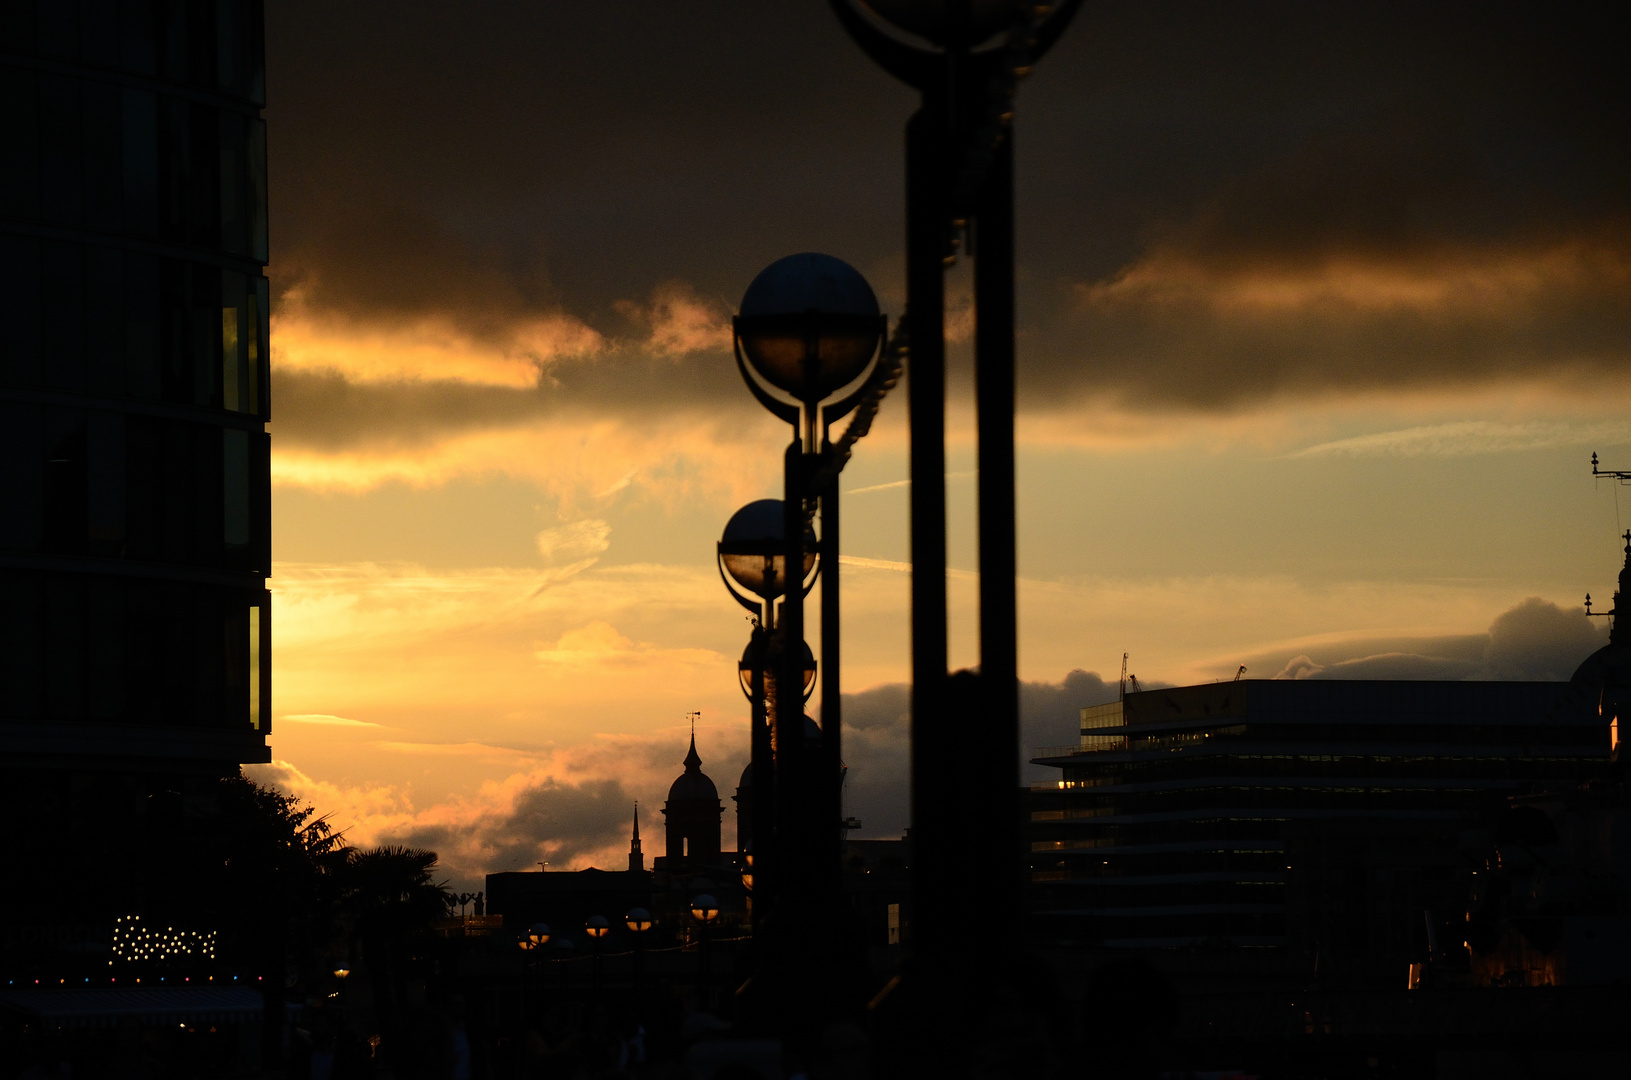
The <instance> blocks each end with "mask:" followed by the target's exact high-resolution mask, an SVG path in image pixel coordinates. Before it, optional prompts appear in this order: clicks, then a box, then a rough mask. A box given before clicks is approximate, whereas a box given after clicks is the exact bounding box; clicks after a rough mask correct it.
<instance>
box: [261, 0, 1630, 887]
mask: <svg viewBox="0 0 1631 1080" xmlns="http://www.w3.org/2000/svg"><path fill="white" fill-rule="evenodd" d="M1562 12H1563V9H1562V8H1560V7H1559V6H1557V5H1550V4H1548V5H1539V4H1536V5H1491V4H1477V5H1470V4H1469V5H1461V6H1457V5H1451V4H1445V5H1434V6H1432V7H1431V8H1426V9H1424V8H1422V7H1420V6H1419V5H1410V4H1404V3H1398V4H1382V3H1361V4H1353V5H1343V6H1340V7H1334V6H1329V5H1303V4H1292V3H1281V4H1272V3H1240V4H1229V5H1221V4H1199V3H1190V4H1171V3H1166V4H1163V3H1155V4H1139V5H1109V4H1094V3H1090V4H1088V5H1087V7H1086V8H1085V9H1084V11H1083V12H1082V14H1081V16H1080V17H1079V18H1078V20H1077V22H1076V25H1075V26H1074V27H1073V28H1072V29H1071V31H1070V32H1069V34H1068V35H1067V36H1066V37H1065V39H1064V40H1063V41H1062V43H1061V44H1060V45H1059V46H1058V47H1057V48H1056V49H1055V51H1054V52H1053V53H1052V54H1051V55H1049V56H1048V57H1047V58H1046V60H1045V61H1044V62H1043V63H1042V64H1041V65H1039V67H1038V68H1037V71H1036V73H1035V74H1034V75H1033V76H1032V77H1031V78H1030V79H1029V80H1027V81H1026V82H1025V83H1024V84H1023V85H1022V87H1021V90H1020V96H1019V102H1018V121H1017V123H1018V128H1017V139H1016V150H1017V182H1018V244H1019V266H1018V270H1019V305H1020V330H1019V333H1020V339H1019V350H1020V351H1019V355H1020V376H1019V378H1020V400H1021V412H1020V416H1019V440H1020V446H1019V552H1020V573H1021V575H1022V579H1023V580H1022V581H1021V585H1020V605H1021V608H1020V628H1021V648H1020V666H1021V674H1022V677H1023V678H1024V679H1026V680H1027V681H1028V682H1029V683H1031V684H1034V685H1030V686H1028V687H1027V690H1026V712H1027V717H1026V736H1025V737H1026V740H1027V743H1028V745H1044V744H1056V743H1062V742H1067V741H1071V740H1072V739H1073V738H1074V717H1075V710H1076V709H1077V708H1078V707H1079V706H1082V705H1088V704H1095V703H1097V702H1098V701H1101V700H1104V698H1103V695H1104V693H1105V690H1104V685H1103V682H1101V680H1100V678H1099V677H1100V676H1102V679H1103V680H1105V681H1108V682H1109V683H1110V684H1111V689H1110V691H1109V693H1110V694H1111V696H1113V694H1114V686H1113V684H1114V680H1115V676H1116V673H1117V670H1118V668H1119V665H1120V662H1121V655H1122V653H1123V652H1127V653H1129V654H1130V655H1131V661H1130V664H1131V667H1132V670H1133V671H1134V672H1136V673H1137V674H1138V676H1139V677H1140V678H1141V679H1143V680H1145V681H1147V682H1148V681H1165V682H1170V683H1185V682H1194V681H1202V680H1210V679H1214V678H1228V677H1232V676H1233V675H1234V673H1235V671H1236V669H1237V668H1238V667H1239V665H1241V664H1245V665H1247V667H1248V669H1249V675H1250V676H1251V677H1263V678H1268V677H1273V676H1276V675H1281V674H1284V675H1286V676H1288V677H1289V676H1305V677H1306V676H1309V675H1319V674H1323V675H1325V676H1328V677H1329V676H1332V675H1349V676H1354V677H1364V676H1372V677H1400V676H1405V677H1410V676H1414V677H1442V678H1563V677H1567V675H1568V673H1569V672H1570V671H1571V670H1572V669H1573V666H1574V665H1575V663H1577V662H1578V661H1579V660H1580V659H1581V658H1583V657H1584V656H1585V655H1586V653H1588V652H1589V651H1590V650H1591V649H1592V648H1594V647H1595V645H1596V643H1598V642H1600V640H1601V639H1602V633H1603V630H1604V627H1603V626H1602V625H1601V622H1602V620H1593V624H1592V625H1588V624H1587V620H1586V618H1585V616H1584V614H1583V612H1582V611H1581V609H1580V600H1581V598H1582V596H1583V594H1584V593H1585V592H1587V591H1588V590H1589V591H1591V592H1592V593H1593V594H1594V596H1596V597H1597V598H1598V599H1599V600H1600V601H1602V605H1601V606H1602V607H1603V608H1606V607H1608V604H1609V601H1608V598H1609V595H1610V594H1611V593H1612V590H1613V579H1614V575H1615V574H1616V573H1617V571H1618V569H1619V566H1620V563H1621V558H1622V556H1621V554H1620V547H1621V543H1620V542H1619V541H1617V540H1616V535H1617V533H1619V532H1620V531H1622V530H1624V529H1625V528H1626V527H1627V526H1628V525H1631V488H1628V489H1626V490H1624V491H1619V490H1618V489H1616V488H1615V486H1614V485H1612V484H1610V483H1607V482H1596V483H1594V482H1593V480H1592V478H1591V476H1590V466H1589V455H1590V454H1591V452H1592V451H1593V450H1596V451H1598V452H1599V453H1600V454H1601V455H1602V457H1603V459H1604V462H1605V464H1607V465H1610V466H1615V465H1618V466H1619V467H1622V468H1631V415H1628V411H1627V408H1628V405H1631V366H1628V363H1627V360H1628V358H1631V205H1628V202H1631V175H1628V174H1631V169H1628V165H1631V122H1628V120H1631V87H1628V86H1627V85H1626V83H1627V81H1628V78H1627V74H1626V71H1627V69H1626V65H1625V64H1624V63H1623V58H1621V57H1620V56H1619V54H1618V52H1617V50H1618V38H1617V36H1615V35H1612V34H1609V33H1608V32H1607V31H1606V28H1604V27H1600V26H1597V25H1595V23H1594V22H1593V20H1592V17H1590V16H1587V15H1580V16H1578V17H1576V16H1570V15H1567V14H1565V13H1562ZM267 22H268V25H267V66H268V93H269V96H270V105H269V107H268V108H267V110H266V116H267V120H268V123H269V125H270V127H269V130H270V161H271V193H272V195H271V198H272V227H273V233H272V265H271V268H270V271H269V273H270V275H271V278H272V282H273V290H274V294H275V302H274V304H275V310H274V316H273V412H272V418H273V422H272V425H271V430H272V433H273V447H274V451H273V462H272V470H273V480H274V491H273V512H274V517H273V545H274V549H273V550H274V556H275V559H276V562H275V565H274V580H273V585H272V587H273V591H274V595H275V607H274V622H273V626H274V634H275V648H274V706H275V710H274V716H275V727H274V732H273V737H272V740H271V741H272V745H273V756H274V758H275V762H274V764H273V765H272V766H262V767H258V768H256V769H254V770H251V771H252V772H254V774H255V775H256V776H257V777H258V778H260V779H262V780H267V781H273V782H277V783H279V784H281V785H283V786H285V787H286V788H287V789H289V790H291V791H293V792H295V793H296V794H298V795H300V796H302V797H303V798H306V799H308V800H310V801H311V802H312V803H313V804H314V805H315V806H316V807H317V808H318V809H319V810H320V811H322V812H324V813H329V814H331V815H332V819H333V820H334V821H335V822H336V823H338V824H339V825H341V826H343V827H346V828H348V829H350V830H351V832H350V835H351V836H352V838H353V839H355V840H358V841H360V842H375V841H384V840H390V841H393V842H411V843H418V844H423V845H426V846H430V847H433V848H435V849H436V850H437V851H439V852H440V853H441V855H442V861H443V865H444V868H445V869H446V870H447V871H448V873H449V875H450V877H451V878H452V879H453V880H454V882H455V883H456V884H462V885H467V886H469V887H479V886H476V885H475V882H477V880H478V879H479V876H480V874H481V873H482V872H484V871H493V870H508V869H522V868H527V867H535V866H536V865H537V863H538V862H539V861H540V860H547V861H549V863H550V865H551V867H552V868H556V867H558V868H563V869H564V868H566V867H569V866H586V865H590V864H591V863H596V862H598V863H599V864H600V865H602V866H613V865H616V860H618V859H620V857H621V856H620V852H621V851H622V850H623V849H624V848H625V847H626V837H627V829H628V819H629V816H630V812H631V810H632V805H633V802H634V800H636V799H638V800H640V803H641V807H642V817H643V825H644V831H645V836H646V849H647V851H648V853H650V852H653V851H660V850H661V841H660V837H661V825H660V815H659V814H658V813H657V808H658V807H659V806H660V805H661V801H662V798H663V796H664V794H665V793H666V789H667V785H668V783H669V782H670V781H671V780H672V779H673V777H674V776H676V775H677V774H678V772H679V770H680V759H681V758H682V757H683V756H684V753H685V740H686V735H687V731H688V726H687V722H686V720H685V714H686V713H688V712H690V711H693V710H700V711H701V713H702V720H701V723H700V724H699V725H698V728H697V744H698V750H699V752H700V754H701V756H702V758H703V761H704V766H703V767H704V770H705V771H707V772H709V773H710V774H711V775H712V776H713V778H714V780H715V781H716V782H717V783H718V785H719V787H720V788H721V794H722V795H723V796H725V797H726V799H727V805H729V802H728V799H729V794H730V792H731V790H732V789H734V787H735V784H736V777H737V774H738V773H739V772H740V770H741V768H742V766H743V764H744V763H745V761H746V754H747V745H746V738H747V736H746V730H747V729H746V723H747V704H746V702H745V701H744V700H743V698H742V696H741V694H740V692H739V690H738V689H737V687H736V679H735V671H734V663H735V658H736V656H737V655H739V654H740V652H741V650H742V647H743V645H744V644H745V642H746V637H747V624H746V622H745V620H744V618H743V614H744V613H743V612H742V611H741V610H740V609H739V608H738V607H737V606H736V605H735V604H734V603H732V602H731V600H730V599H729V598H728V597H727V595H726V593H725V591H724V588H723V586H722V585H721V584H720V581H719V577H718V574H717V572H716V570H715V569H714V565H713V544H714V541H715V540H716V539H717V538H718V535H719V531H720V529H721V527H722V526H723V525H724V522H725V520H726V519H727V518H728V517H729V515H730V513H731V512H732V511H733V510H734V509H735V508H736V507H737V506H739V505H741V504H742V503H744V502H746V501H749V500H751V499H755V498H763V497H775V496H777V495H778V494H779V493H778V490H777V489H778V487H779V476H780V454H781V448H782V446H783V445H784V443H785V442H786V438H787V433H786V432H785V431H784V430H782V429H781V428H779V426H778V424H777V422H775V421H774V420H772V419H771V418H770V417H769V416H768V414H766V413H764V412H763V410H762V409H760V408H759V406H757V405H756V404H755V403H754V402H753V401H752V399H751V398H750V397H749V395H748V394H747V392H746V390H745V389H744V388H743V387H742V386H741V383H740V379H739V377H738V376H737V374H736V371H735V369H734V365H733V364H732V362H731V361H730V358H729V351H728V349H729V331H728V319H729V316H730V314H731V313H732V312H733V311H734V309H735V305H736V303H737V301H738V300H739V298H740V296H741V294H742V291H743V289H744V288H745V287H746V286H747V283H748V282H749V281H750V280H751V279H752V278H753V276H754V274H755V273H757V272H758V270H759V269H760V268H762V267H763V266H764V265H766V264H767V263H769V262H771V261H773V260H774V259H776V258H778V257H780V256H782V255H785V254H789V253H791V252H796V251H809V250H814V251H825V252H829V253H831V254H834V255H837V256H839V257H841V258H844V259H846V260H848V261H849V262H851V263H853V264H854V265H855V266H856V267H858V268H859V269H860V270H861V271H862V272H863V273H865V274H866V275H867V276H868V278H869V279H870V280H871V281H872V283H873V285H874V287H875V289H876V290H877V292H878V294H879V297H880V299H881V300H882V302H883V304H884V306H885V309H886V310H887V311H888V312H889V313H890V314H891V315H892V316H893V315H897V314H899V312H900V309H901V305H902V300H903V276H902V271H903V233H904V224H903V216H902V214H903V205H902V203H903V200H902V194H903V178H902V127H903V125H904V123H905V121H906V118H907V117H908V116H909V114H910V112H911V110H912V109H913V107H914V98H913V95H912V94H911V93H910V92H909V91H908V90H906V89H905V88H904V87H902V86H899V85H897V84H895V83H893V82H892V81H891V80H890V79H889V78H888V77H887V76H886V75H884V74H883V73H882V72H881V71H878V70H876V69H874V68H873V67H871V66H870V64H869V63H868V62H867V61H866V60H865V59H864V58H863V57H862V56H861V55H860V53H859V52H858V51H857V50H855V49H854V48H853V46H851V45H850V44H849V42H848V41H847V40H846V39H844V37H843V36H842V34H841V32H840V30H839V29H838V26H837V24H836V23H835V22H834V20H833V19H832V17H831V15H830V13H829V12H828V11H827V9H826V6H825V4H823V3H819V2H816V0H799V2H796V3H794V2H789V3H776V4H766V3H762V2H748V0H735V2H727V0H710V2H707V3H688V4H675V3H664V2H657V0H650V2H627V3H621V4H614V5H601V4H583V5H568V4H548V5H520V4H497V3H463V4H458V5H448V4H434V3H393V4H383V3H376V2H362V0H354V2H349V3H346V4H333V3H316V2H310V0H281V2H279V3H276V4H269V5H268V6H267ZM970 280H971V279H970V276H969V270H968V267H967V266H966V265H960V266H958V267H956V268H954V269H953V270H952V271H951V273H950V274H949V276H948V289H949V290H950V295H951V298H952V302H951V309H952V311H953V317H952V319H951V320H950V323H949V326H950V329H951V331H952V333H953V337H954V339H956V340H958V341H960V342H961V344H960V345H954V347H953V361H954V364H953V371H952V375H951V379H950V384H951V396H952V400H951V403H950V407H949V415H950V418H951V421H950V430H951V441H950V455H949V456H950V460H951V464H950V466H949V468H950V470H951V472H950V475H949V476H948V480H947V488H948V492H949V495H950V500H951V520H950V525H951V552H952V555H951V562H952V567H953V568H952V570H951V575H952V577H951V582H950V588H951V596H952V602H953V607H954V610H953V620H952V625H953V631H952V635H953V639H952V659H953V663H954V664H955V665H958V666H962V665H967V664H972V663H975V662H977V660H978V656H977V651H976V648H975V643H974V635H973V628H974V618H975V607H974V595H975V585H976V582H975V580H974V577H973V573H972V571H973V568H974V566H975V551H974V544H973V537H974V520H973V492H974V486H973V474H972V468H973V465H972V462H973V452H972V450H973V442H972V425H971V421H970V409H969V400H968V398H969V389H970V385H971V378H970V373H969V372H970V369H969V365H968V355H967V348H966V336H967V333H968V316H967V302H968V300H967V298H968V294H969V286H970ZM904 406H905V395H904V391H898V392H897V393H896V394H895V395H894V396H892V397H891V398H890V399H888V400H887V401H886V402H885V403H884V406H883V411H882V414H881V416H880V418H879V422H878V424H877V425H876V427H875V429H874V431H873V433H872V435H871V436H869V437H868V438H867V439H866V440H865V441H864V442H863V443H862V444H861V445H860V447H859V449H858V451H857V453H856V456H855V459H854V461H853V462H852V463H851V465H850V466H849V468H848V470H847V471H846V473H845V476H844V483H843V485H842V487H843V489H844V490H845V491H847V492H849V493H850V494H849V495H847V496H846V501H845V504H844V505H845V509H844V520H845V536H844V545H845V551H846V552H847V559H846V561H847V562H848V563H849V564H850V565H847V566H846V568H845V575H844V632H845V635H846V638H845V641H846V646H845V658H846V665H845V670H844V685H845V688H846V696H848V695H849V694H855V695H856V697H855V699H854V700H853V701H851V702H848V703H847V704H846V720H847V721H848V723H849V724H850V725H852V730H847V731H846V757H847V758H848V759H849V763H850V766H851V771H850V785H851V795H850V805H849V807H848V812H850V813H853V814H855V815H857V816H859V817H861V818H862V820H863V821H864V823H865V829H864V831H863V833H862V835H869V836H890V835H898V834H899V830H900V829H901V828H903V827H904V826H905V825H906V824H907V822H906V820H905V802H906V797H905V787H904V784H905V756H904V755H905V747H906V744H905V735H904V719H903V717H904V708H905V692H904V687H903V686H902V685H901V683H902V680H903V679H904V678H905V675H906V671H907V661H908V654H907V648H908V644H907V628H908V611H907V583H908V576H907V571H908V569H909V567H908V566H907V565H906V563H905V560H906V559H907V557H908V555H907V551H908V546H907V533H906V505H907V490H906V487H905V485H904V482H903V481H904V479H905V476H906V451H907V443H906V431H905V426H904V413H905V408H904ZM1620 503H1624V506H1621V505H1619V504H1620ZM1073 672H1074V674H1073ZM726 820H727V826H726V844H727V846H729V845H730V844H731V842H732V838H731V833H732V820H731V815H729V814H727V818H726Z"/></svg>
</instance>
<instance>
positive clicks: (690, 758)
mask: <svg viewBox="0 0 1631 1080" xmlns="http://www.w3.org/2000/svg"><path fill="white" fill-rule="evenodd" d="M701 715H702V714H701V713H686V716H688V717H689V718H690V720H691V749H690V750H689V751H687V752H686V755H685V760H684V761H683V762H681V764H683V765H684V766H685V771H686V772H696V771H697V770H698V769H700V768H702V759H701V758H700V757H698V756H697V717H699V716H701Z"/></svg>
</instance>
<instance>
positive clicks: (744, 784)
mask: <svg viewBox="0 0 1631 1080" xmlns="http://www.w3.org/2000/svg"><path fill="white" fill-rule="evenodd" d="M752 788H753V762H751V761H750V762H748V763H747V764H746V765H744V766H742V779H740V780H738V781H737V782H736V790H737V791H750V790H752Z"/></svg>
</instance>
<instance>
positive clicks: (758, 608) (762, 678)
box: [718, 499, 818, 918]
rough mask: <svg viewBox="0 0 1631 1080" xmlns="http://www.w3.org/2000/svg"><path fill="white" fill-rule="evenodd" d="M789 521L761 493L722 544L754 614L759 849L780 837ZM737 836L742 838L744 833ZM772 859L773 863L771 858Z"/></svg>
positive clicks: (806, 571)
mask: <svg viewBox="0 0 1631 1080" xmlns="http://www.w3.org/2000/svg"><path fill="white" fill-rule="evenodd" d="M786 524H787V515H786V513H785V509H784V507H783V504H782V502H781V500H779V499H760V500H758V501H756V502H751V503H748V504H747V505H746V506H744V507H742V508H741V509H740V510H738V511H736V513H734V514H732V515H731V518H730V520H729V521H728V522H726V523H725V532H724V535H723V536H721V537H720V540H719V545H718V560H719V576H720V579H721V580H722V581H724V583H725V588H726V590H727V591H729V592H730V594H731V596H732V597H733V598H734V599H735V600H736V602H737V603H738V604H741V605H742V606H743V607H744V608H746V609H747V610H749V611H751V612H752V613H753V616H754V626H753V632H752V634H751V635H750V636H749V638H748V645H747V648H746V649H745V650H744V651H743V653H742V659H741V661H740V663H738V665H737V677H738V679H739V680H740V682H741V683H742V692H743V693H745V694H746V695H747V696H748V700H749V701H751V702H752V703H753V713H752V720H751V723H750V731H751V737H750V742H749V755H750V760H751V761H752V762H753V763H754V765H755V766H757V767H756V768H755V769H753V770H752V777H753V780H752V785H751V790H750V791H749V793H748V797H749V798H750V799H752V800H753V805H754V806H755V807H762V808H763V809H756V810H755V812H754V815H753V825H752V828H753V837H752V839H756V840H758V841H759V849H760V850H761V851H772V850H773V849H774V846H775V837H776V819H775V814H774V808H775V806H776V782H777V777H776V765H775V760H776V754H775V746H776V741H775V730H774V726H773V725H774V720H775V713H776V686H777V684H778V682H777V677H776V669H777V668H778V667H780V664H779V663H778V662H777V661H776V657H778V656H779V655H780V648H781V641H782V640H783V639H782V638H780V637H777V636H775V633H774V632H775V631H776V629H777V624H776V603H777V601H778V600H781V599H782V598H783V595H784V594H785V593H786V592H787V566H788V561H787V550H788V545H787V542H786V539H785V536H786V531H785V530H786ZM804 533H805V535H804V543H803V544H802V545H801V547H802V549H803V554H802V555H801V556H799V557H797V559H796V565H797V566H798V568H799V571H798V572H799V588H797V589H795V590H794V591H795V592H796V593H797V594H798V595H799V597H800V598H801V599H802V597H803V596H804V594H806V593H808V592H809V591H810V588H811V587H812V586H813V585H814V584H815V573H816V571H817V567H818V561H817V543H816V537H815V531H814V530H813V529H810V528H809V527H808V526H805V528H804ZM800 644H801V646H802V648H801V649H800V653H801V655H802V656H803V658H804V663H803V672H802V679H801V685H802V686H803V688H804V693H803V698H804V700H808V699H809V697H810V693H811V691H812V690H813V689H814V687H815V671H816V664H815V655H814V654H813V653H811V652H810V646H809V645H808V643H805V642H803V641H802V639H801V640H800ZM799 711H800V712H802V711H803V710H802V709H800V710H799ZM737 842H738V843H739V844H740V843H741V842H742V841H741V838H738V841H737ZM767 862H770V863H774V859H770V860H767ZM767 891H768V890H767ZM755 918H757V914H755Z"/></svg>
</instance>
